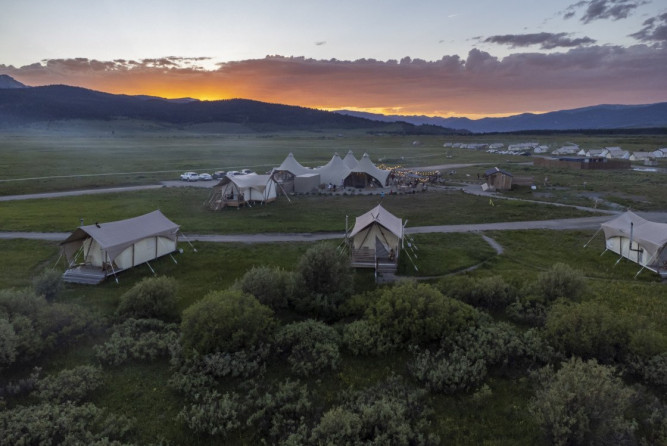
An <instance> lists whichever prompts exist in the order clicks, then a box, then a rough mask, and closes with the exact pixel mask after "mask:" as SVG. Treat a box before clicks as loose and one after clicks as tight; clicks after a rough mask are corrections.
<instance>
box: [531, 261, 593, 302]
mask: <svg viewBox="0 0 667 446" xmlns="http://www.w3.org/2000/svg"><path fill="white" fill-rule="evenodd" d="M534 287H535V292H536V293H537V294H538V296H540V297H543V298H544V299H545V300H546V301H547V302H553V301H554V300H556V299H558V298H559V297H564V298H566V299H570V300H577V299H579V298H580V297H581V296H582V295H583V294H584V293H585V292H586V281H585V279H584V276H583V275H582V274H581V273H580V272H579V271H576V270H574V269H572V268H570V267H569V266H568V265H566V264H564V263H555V264H554V265H553V266H552V267H551V268H549V269H548V270H547V271H545V272H543V273H540V275H539V276H538V277H537V281H536V282H535V284H534Z"/></svg>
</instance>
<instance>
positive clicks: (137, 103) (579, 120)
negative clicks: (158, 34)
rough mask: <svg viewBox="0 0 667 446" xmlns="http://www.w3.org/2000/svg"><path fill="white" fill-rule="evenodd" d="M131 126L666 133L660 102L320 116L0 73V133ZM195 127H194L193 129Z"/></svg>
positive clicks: (666, 109)
mask: <svg viewBox="0 0 667 446" xmlns="http://www.w3.org/2000/svg"><path fill="white" fill-rule="evenodd" d="M128 120H136V121H138V122H150V123H157V124H159V125H160V126H162V127H170V128H178V129H184V128H202V126H206V125H209V126H210V125H226V126H227V128H233V129H234V131H241V132H267V131H269V132H271V131H279V130H305V131H321V130H334V129H340V130H364V131H368V132H375V133H401V134H452V133H462V134H467V133H494V132H500V133H502V132H519V131H566V130H601V129H639V128H662V129H664V128H667V102H662V103H656V104H646V105H596V106H591V107H584V108H577V109H571V110H561V111H555V112H550V113H544V114H533V113H524V114H520V115H515V116H509V117H505V118H483V119H477V120H471V119H468V118H441V117H429V116H406V115H381V114H373V113H365V112H357V111H350V110H338V111H336V112H328V111H322V110H316V109H312V108H306V107H298V106H291V105H282V104H271V103H266V102H260V101H253V100H248V99H228V100H220V101H199V100H197V99H192V98H179V99H165V98H160V97H155V96H145V95H140V96H128V95H116V94H110V93H103V92H99V91H94V90H88V89H84V88H79V87H71V86H67V85H50V86H43V87H28V86H26V85H23V84H22V83H20V82H18V81H16V80H15V79H13V78H11V77H10V76H7V75H0V128H5V129H7V128H10V129H11V128H17V127H22V126H30V125H34V124H39V123H53V122H61V123H62V122H72V121H78V122H81V121H83V122H90V121H98V122H99V121H102V122H118V121H128ZM196 126H199V127H196Z"/></svg>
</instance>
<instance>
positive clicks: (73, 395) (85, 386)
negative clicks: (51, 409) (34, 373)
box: [34, 365, 103, 403]
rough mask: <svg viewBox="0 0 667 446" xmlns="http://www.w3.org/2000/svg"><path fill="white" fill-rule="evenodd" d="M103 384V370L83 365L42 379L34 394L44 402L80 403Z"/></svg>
mask: <svg viewBox="0 0 667 446" xmlns="http://www.w3.org/2000/svg"><path fill="white" fill-rule="evenodd" d="M102 384H103V381H102V371H101V370H100V369H99V368H97V367H94V366H90V365H82V366H79V367H75V368H73V369H68V370H62V371H61V372H59V373H58V374H56V375H50V376H47V377H45V378H43V379H40V380H39V381H38V382H37V386H36V389H35V392H34V394H35V396H36V397H37V398H39V399H40V400H43V401H44V402H49V403H65V402H68V401H70V402H73V403H79V402H81V401H83V400H84V399H85V398H86V397H87V396H88V395H89V394H90V393H91V392H93V391H95V390H96V389H98V388H99V387H100V386H101V385H102Z"/></svg>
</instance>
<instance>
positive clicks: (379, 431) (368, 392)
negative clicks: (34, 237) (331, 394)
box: [297, 377, 440, 446]
mask: <svg viewBox="0 0 667 446" xmlns="http://www.w3.org/2000/svg"><path fill="white" fill-rule="evenodd" d="M424 398H425V394H424V392H423V391H420V390H413V389H410V388H409V387H408V386H407V385H406V384H405V383H404V382H402V381H401V380H400V379H399V378H396V377H391V378H389V379H388V380H387V381H385V382H380V383H378V384H376V385H374V386H372V387H370V388H368V389H365V390H363V391H360V392H355V393H351V394H349V395H348V396H347V397H346V398H345V401H344V402H343V404H341V405H338V406H334V407H332V408H331V409H330V410H328V411H327V412H325V413H324V415H322V418H321V419H320V420H319V423H318V424H317V425H316V426H315V427H314V428H313V430H312V434H311V436H310V443H312V444H318V445H319V444H326V445H343V444H346V445H361V444H366V445H415V446H428V445H436V444H439V443H440V441H439V439H438V437H437V436H435V435H433V434H428V433H427V430H428V424H429V423H428V420H427V417H428V415H429V412H428V410H427V408H426V405H425V403H424ZM297 444H299V443H297Z"/></svg>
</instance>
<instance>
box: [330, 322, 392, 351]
mask: <svg viewBox="0 0 667 446" xmlns="http://www.w3.org/2000/svg"><path fill="white" fill-rule="evenodd" d="M342 345H343V346H344V347H345V349H347V351H349V352H350V353H352V354H353V355H380V354H382V353H385V352H387V351H389V350H391V349H392V347H393V346H392V343H391V340H389V339H388V338H387V336H386V334H385V333H384V332H382V331H381V330H380V328H379V327H378V326H377V325H373V324H371V323H370V322H368V321H367V320H366V319H361V320H358V321H354V322H350V323H349V324H346V325H344V326H343V339H342Z"/></svg>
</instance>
